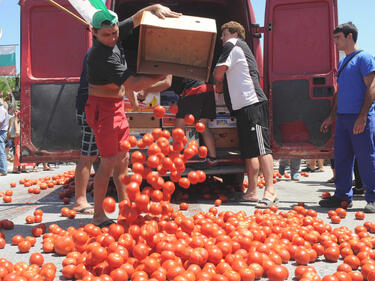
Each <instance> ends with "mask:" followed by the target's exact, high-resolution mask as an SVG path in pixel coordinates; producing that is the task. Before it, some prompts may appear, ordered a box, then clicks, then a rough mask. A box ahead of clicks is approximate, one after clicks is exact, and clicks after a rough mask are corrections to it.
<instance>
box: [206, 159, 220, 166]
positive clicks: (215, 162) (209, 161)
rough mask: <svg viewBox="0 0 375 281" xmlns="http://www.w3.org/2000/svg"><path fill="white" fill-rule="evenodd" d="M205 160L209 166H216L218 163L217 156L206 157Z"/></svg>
mask: <svg viewBox="0 0 375 281" xmlns="http://www.w3.org/2000/svg"><path fill="white" fill-rule="evenodd" d="M206 161H207V163H208V165H210V166H216V165H217V164H218V163H219V161H218V160H217V158H214V157H207V158H206Z"/></svg>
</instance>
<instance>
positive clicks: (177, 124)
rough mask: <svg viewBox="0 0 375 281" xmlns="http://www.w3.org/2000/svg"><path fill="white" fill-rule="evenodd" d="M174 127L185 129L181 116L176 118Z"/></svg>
mask: <svg viewBox="0 0 375 281" xmlns="http://www.w3.org/2000/svg"><path fill="white" fill-rule="evenodd" d="M175 128H181V129H183V130H184V131H185V129H186V124H185V120H184V119H183V118H176V124H175Z"/></svg>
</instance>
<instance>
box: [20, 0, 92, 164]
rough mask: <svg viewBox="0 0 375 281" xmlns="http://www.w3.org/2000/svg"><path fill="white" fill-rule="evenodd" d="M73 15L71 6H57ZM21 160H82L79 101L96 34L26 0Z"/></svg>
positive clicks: (23, 4)
mask: <svg viewBox="0 0 375 281" xmlns="http://www.w3.org/2000/svg"><path fill="white" fill-rule="evenodd" d="M57 2H58V3H59V4H60V5H62V6H63V7H65V8H67V9H69V10H70V11H72V12H73V13H75V10H74V9H73V8H72V7H71V6H70V4H69V2H68V1H61V0H60V1H57ZM19 4H20V6H21V112H22V114H21V132H22V135H21V157H22V160H23V161H36V160H37V161H48V160H55V161H56V160H65V159H66V160H71V159H74V158H78V157H79V147H80V128H79V126H78V125H77V124H76V121H75V96H76V93H77V89H78V85H79V77H80V74H81V70H82V62H83V58H84V56H85V54H86V51H87V49H88V48H89V45H90V44H91V38H90V37H91V35H90V33H89V31H88V30H87V26H85V25H83V24H82V23H80V22H79V21H77V20H75V19H73V18H72V17H71V16H69V15H67V14H66V13H65V12H62V11H61V10H60V9H58V8H56V7H54V6H52V5H51V4H50V3H48V2H47V1H45V0H21V1H20V3H19Z"/></svg>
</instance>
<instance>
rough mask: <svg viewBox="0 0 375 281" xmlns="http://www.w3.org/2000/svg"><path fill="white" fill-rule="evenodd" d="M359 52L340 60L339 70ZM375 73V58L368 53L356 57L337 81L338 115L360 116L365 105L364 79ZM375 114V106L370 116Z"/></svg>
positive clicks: (374, 105)
mask: <svg viewBox="0 0 375 281" xmlns="http://www.w3.org/2000/svg"><path fill="white" fill-rule="evenodd" d="M357 52H358V50H356V51H354V52H353V53H351V54H349V55H347V56H346V57H345V58H343V59H342V60H340V62H339V66H338V70H339V71H340V69H341V67H342V66H343V65H345V63H346V62H347V61H348V60H349V59H350V58H351V57H352V56H353V55H354V54H355V53H357ZM374 71H375V58H374V57H373V56H372V55H370V54H369V53H367V52H361V53H359V54H358V55H356V56H355V57H354V58H353V59H352V60H351V61H350V62H349V63H348V64H347V65H346V66H345V68H344V69H343V70H342V71H341V74H340V76H339V77H338V79H337V82H338V84H339V91H338V96H337V113H338V114H359V113H360V112H361V108H362V105H363V101H364V98H365V92H366V89H367V87H366V84H365V82H364V80H363V78H364V77H365V76H367V75H369V74H370V73H371V72H374ZM374 113H375V104H373V105H372V106H371V108H370V110H369V114H374Z"/></svg>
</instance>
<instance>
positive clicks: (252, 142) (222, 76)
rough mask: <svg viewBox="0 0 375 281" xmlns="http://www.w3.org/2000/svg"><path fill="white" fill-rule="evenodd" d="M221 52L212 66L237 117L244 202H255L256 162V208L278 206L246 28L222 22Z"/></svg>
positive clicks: (264, 107)
mask: <svg viewBox="0 0 375 281" xmlns="http://www.w3.org/2000/svg"><path fill="white" fill-rule="evenodd" d="M221 30H222V35H221V40H222V41H223V51H222V53H221V55H220V58H219V60H218V63H217V64H216V67H215V72H214V78H215V80H216V82H217V84H216V92H218V93H223V92H224V99H225V102H226V104H227V106H228V108H229V110H230V111H231V113H232V114H233V115H234V116H235V117H236V118H237V130H238V136H239V142H240V151H241V157H242V158H244V159H245V163H246V170H247V172H248V177H249V187H248V190H247V192H246V193H245V194H244V195H243V198H242V199H243V200H244V201H251V202H257V201H258V195H257V189H256V187H257V182H258V172H259V164H260V166H261V167H262V171H263V174H264V178H265V181H266V187H265V190H264V196H263V199H262V200H260V201H258V203H257V205H256V207H257V208H268V207H270V206H272V205H277V203H278V199H277V197H276V191H275V188H274V185H273V157H272V150H271V145H270V137H269V128H268V120H269V117H268V100H267V97H266V95H265V94H264V92H263V90H262V88H261V87H260V82H259V70H258V66H257V63H256V60H255V58H254V55H253V54H252V52H251V50H250V48H249V46H248V45H247V44H246V42H245V41H244V40H245V29H244V28H243V26H242V25H241V24H239V23H237V22H234V21H231V22H228V23H225V24H224V25H223V26H222V27H221Z"/></svg>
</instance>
